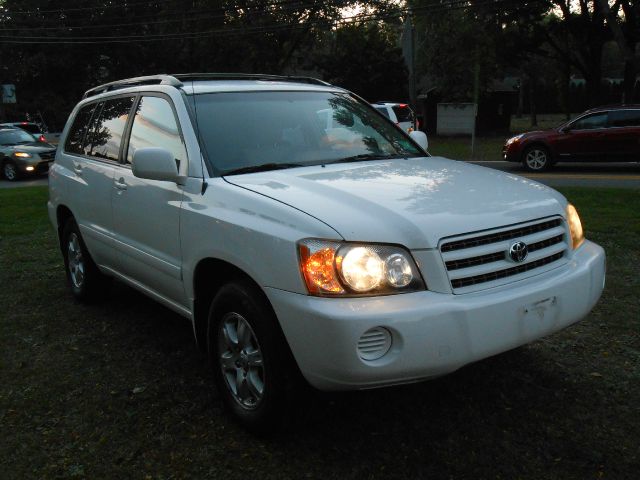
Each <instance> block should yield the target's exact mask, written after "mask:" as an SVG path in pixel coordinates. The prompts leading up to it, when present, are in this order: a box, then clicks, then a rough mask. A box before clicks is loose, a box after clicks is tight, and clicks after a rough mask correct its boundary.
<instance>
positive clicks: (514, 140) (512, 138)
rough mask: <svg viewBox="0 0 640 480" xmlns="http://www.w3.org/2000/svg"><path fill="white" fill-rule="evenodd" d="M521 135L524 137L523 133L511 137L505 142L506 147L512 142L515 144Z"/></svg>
mask: <svg viewBox="0 0 640 480" xmlns="http://www.w3.org/2000/svg"><path fill="white" fill-rule="evenodd" d="M523 135H524V133H521V134H520V135H516V136H515V137H511V138H510V139H509V140H507V145H511V144H512V143H513V142H517V141H518V140H520V139H521V138H522V136H523Z"/></svg>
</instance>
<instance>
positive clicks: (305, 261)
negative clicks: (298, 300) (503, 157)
mask: <svg viewBox="0 0 640 480" xmlns="http://www.w3.org/2000/svg"><path fill="white" fill-rule="evenodd" d="M300 260H301V262H300V263H301V267H302V274H303V276H304V280H305V282H306V283H307V288H308V289H309V292H310V293H342V292H343V291H344V289H343V288H342V287H341V286H340V282H338V279H337V277H336V269H335V267H334V261H335V250H333V249H331V248H323V249H321V250H317V251H315V252H314V253H311V251H310V250H309V247H307V246H306V245H300Z"/></svg>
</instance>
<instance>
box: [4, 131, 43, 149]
mask: <svg viewBox="0 0 640 480" xmlns="http://www.w3.org/2000/svg"><path fill="white" fill-rule="evenodd" d="M32 142H37V140H36V138H35V137H34V136H33V135H31V134H30V133H27V132H25V131H24V130H6V131H4V132H0V145H20V144H23V143H32Z"/></svg>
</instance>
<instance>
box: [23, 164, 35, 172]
mask: <svg viewBox="0 0 640 480" xmlns="http://www.w3.org/2000/svg"><path fill="white" fill-rule="evenodd" d="M25 170H26V171H27V172H33V171H34V170H35V167H32V166H31V165H29V166H28V167H27V168H26V169H25Z"/></svg>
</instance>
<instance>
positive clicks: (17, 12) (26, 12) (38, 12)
mask: <svg viewBox="0 0 640 480" xmlns="http://www.w3.org/2000/svg"><path fill="white" fill-rule="evenodd" d="M176 1H180V0H153V3H171V2H176ZM149 3H150V2H149V1H146V2H145V1H141V2H131V3H126V4H119V5H98V6H96V5H93V6H91V7H72V8H60V9H56V10H4V7H2V6H0V10H1V11H4V12H5V13H9V14H10V15H25V16H28V15H42V14H45V13H47V14H51V13H67V12H77V11H85V10H105V9H110V8H129V7H135V6H139V5H149Z"/></svg>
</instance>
